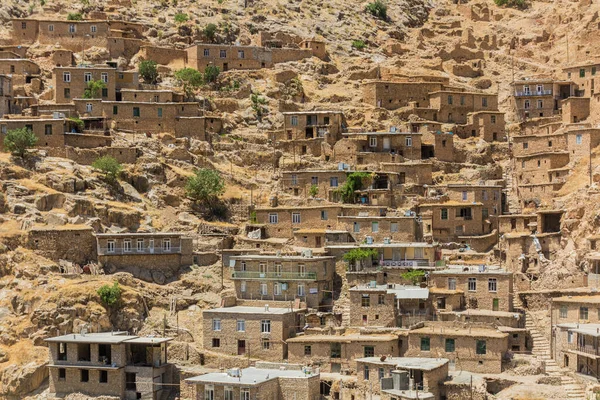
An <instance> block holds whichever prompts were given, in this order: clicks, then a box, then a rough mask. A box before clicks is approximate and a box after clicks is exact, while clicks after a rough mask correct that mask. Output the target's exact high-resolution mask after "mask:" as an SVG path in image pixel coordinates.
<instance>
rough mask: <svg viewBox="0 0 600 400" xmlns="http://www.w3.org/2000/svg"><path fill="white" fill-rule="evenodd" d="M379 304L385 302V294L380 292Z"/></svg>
mask: <svg viewBox="0 0 600 400" xmlns="http://www.w3.org/2000/svg"><path fill="white" fill-rule="evenodd" d="M377 304H385V295H383V294H380V295H379V296H377Z"/></svg>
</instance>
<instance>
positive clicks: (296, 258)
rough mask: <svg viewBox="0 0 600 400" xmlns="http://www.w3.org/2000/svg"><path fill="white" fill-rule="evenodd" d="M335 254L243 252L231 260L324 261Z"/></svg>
mask: <svg viewBox="0 0 600 400" xmlns="http://www.w3.org/2000/svg"><path fill="white" fill-rule="evenodd" d="M334 258H335V256H312V257H303V256H300V255H297V256H296V255H294V256H278V255H267V254H245V255H241V256H231V257H230V259H231V260H282V261H325V260H332V259H334Z"/></svg>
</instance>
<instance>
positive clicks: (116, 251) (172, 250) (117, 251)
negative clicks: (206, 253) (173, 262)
mask: <svg viewBox="0 0 600 400" xmlns="http://www.w3.org/2000/svg"><path fill="white" fill-rule="evenodd" d="M177 253H181V247H174V246H171V247H169V248H164V247H154V248H144V249H141V250H138V249H137V248H136V247H132V248H131V249H128V250H125V248H123V247H114V248H112V249H111V248H108V247H98V255H99V256H114V255H124V254H125V255H134V254H177Z"/></svg>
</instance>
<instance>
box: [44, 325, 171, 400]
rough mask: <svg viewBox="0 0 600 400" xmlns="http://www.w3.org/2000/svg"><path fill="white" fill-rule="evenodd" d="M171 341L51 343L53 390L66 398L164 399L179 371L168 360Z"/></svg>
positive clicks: (122, 337) (115, 335)
mask: <svg viewBox="0 0 600 400" xmlns="http://www.w3.org/2000/svg"><path fill="white" fill-rule="evenodd" d="M171 340H172V339H171V338H158V337H141V336H131V335H127V333H126V332H106V333H81V334H70V335H64V336H57V337H52V338H48V339H46V343H48V347H49V348H50V360H49V364H48V369H49V375H50V378H49V391H50V393H51V394H53V395H57V396H60V397H62V396H65V395H68V394H70V393H83V394H87V395H90V396H93V397H95V396H115V397H118V398H121V399H146V400H160V399H161V398H163V397H162V396H163V395H165V394H166V393H167V392H169V391H170V389H171V386H170V385H169V384H171V383H172V382H173V372H174V371H173V366H172V364H170V363H169V362H168V359H167V343H168V342H169V341H171Z"/></svg>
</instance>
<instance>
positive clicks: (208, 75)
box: [204, 65, 221, 83]
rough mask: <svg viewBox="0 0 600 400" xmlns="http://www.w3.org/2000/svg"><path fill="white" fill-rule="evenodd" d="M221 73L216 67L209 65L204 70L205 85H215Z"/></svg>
mask: <svg viewBox="0 0 600 400" xmlns="http://www.w3.org/2000/svg"><path fill="white" fill-rule="evenodd" d="M220 73H221V71H220V70H219V67H217V66H216V65H207V66H206V68H205V69H204V83H215V82H217V78H218V77H219V74H220Z"/></svg>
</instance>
